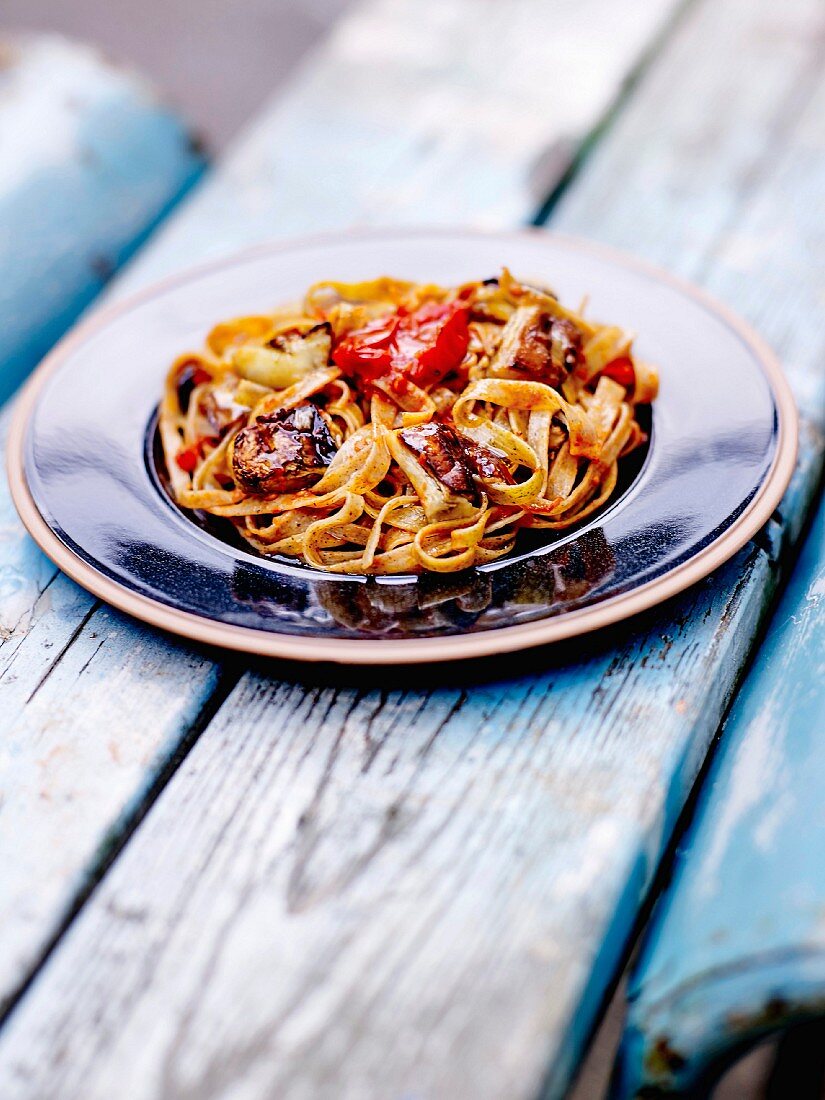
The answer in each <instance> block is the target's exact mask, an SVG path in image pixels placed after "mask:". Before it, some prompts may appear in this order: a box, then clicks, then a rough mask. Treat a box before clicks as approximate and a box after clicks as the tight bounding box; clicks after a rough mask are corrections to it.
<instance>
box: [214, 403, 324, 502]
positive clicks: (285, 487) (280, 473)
mask: <svg viewBox="0 0 825 1100" xmlns="http://www.w3.org/2000/svg"><path fill="white" fill-rule="evenodd" d="M335 453H336V446H335V443H334V441H333V438H332V436H331V435H330V431H329V428H328V427H327V425H326V423H325V421H324V419H323V417H322V416H321V414H320V413H319V412H318V409H317V408H316V407H315V406H314V405H311V404H309V403H307V404H304V405H298V406H297V408H294V409H279V410H278V411H277V412H274V413H269V414H267V415H266V416H259V417H258V418H257V420H256V421H255V422H254V424H250V425H249V426H248V427H246V428H243V429H242V430H241V431H240V432H238V434H237V436H236V437H235V447H234V452H233V455H232V469H233V472H234V474H235V479H236V480H237V482H238V484H239V485H241V486H242V487H243V488H244V489H246V490H247V491H248V492H250V493H257V494H261V495H263V494H267V493H290V492H294V491H295V490H296V489H304V488H306V487H307V486H308V485H311V484H312V483H313V482H314V481H316V480H317V479H318V478H319V477H320V476H321V475H322V474H323V472H324V470H325V469H326V467H327V466H329V464H330V462H332V460H333V458H334V457H335Z"/></svg>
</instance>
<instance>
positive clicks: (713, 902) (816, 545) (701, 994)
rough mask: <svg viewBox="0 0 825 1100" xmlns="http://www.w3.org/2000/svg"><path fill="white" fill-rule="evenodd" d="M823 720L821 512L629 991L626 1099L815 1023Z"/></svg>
mask: <svg viewBox="0 0 825 1100" xmlns="http://www.w3.org/2000/svg"><path fill="white" fill-rule="evenodd" d="M824 714H825V503H823V504H821V505H820V508H819V514H818V517H817V520H816V522H815V524H814V526H813V528H812V530H811V533H810V535H809V536H808V538H807V540H806V543H805V547H804V549H803V552H802V556H801V558H800V561H799V563H798V565H797V566H796V568H795V570H794V573H793V577H792V578H791V582H790V584H789V586H788V589H787V591H786V592H785V594H784V596H783V599H782V602H781V604H780V606H779V610H778V611H777V614H776V617H775V618H774V620H773V622H772V624H771V628H770V631H769V632H768V635H767V637H766V639H765V643H764V646H763V648H762V650H761V653H760V662H759V665H758V667H757V668H756V669H755V670H754V671H753V672H752V673H751V675H750V677H749V678H748V681H747V683H746V685H745V687H744V688H743V690H742V692H741V693H740V695H739V697H738V698H737V701H736V705H735V707H734V709H733V711H732V713H731V717H730V719H729V721H728V722H727V723H726V727H725V734H724V738H723V741H722V746H721V749H720V751H719V754H718V756H717V757H716V759H715V760H714V761H713V766H712V768H711V772H710V775H709V777H708V782H707V783H706V785H705V787H704V788H703V792H702V794H701V795H700V800H699V804H698V806H697V810H696V815H695V818H694V820H693V823H692V825H691V828H690V830H689V831H688V833H687V834H686V836H685V838H684V841H683V843H682V844H681V845H680V850H679V854H678V856H677V860H676V869H675V873H674V877H673V880H672V882H671V884H670V886H669V888H668V890H667V893H666V894H665V896H664V897H663V898H662V900H661V902H660V904H659V906H658V907H657V910H656V911H655V913H654V918H653V922H652V925H651V928H650V931H649V936H648V938H647V941H646V944H645V949H644V951H643V953H642V955H641V957H640V959H639V963H638V965H637V967H636V969H635V973H634V975H633V978H632V980H631V983H630V990H629V993H630V997H631V1008H630V1014H629V1019H628V1022H627V1028H626V1032H625V1037H624V1041H623V1059H622V1073H621V1081H622V1089H621V1094H622V1095H628V1096H635V1095H636V1093H637V1091H638V1090H639V1089H641V1088H644V1087H647V1088H648V1089H649V1090H650V1089H653V1088H656V1089H659V1090H661V1093H662V1095H670V1094H677V1093H678V1094H679V1095H682V1094H683V1091H682V1090H685V1089H688V1088H691V1087H693V1088H695V1087H696V1086H697V1085H698V1084H699V1083H700V1082H707V1081H712V1080H714V1079H715V1078H716V1076H717V1075H718V1074H719V1073H720V1072H721V1070H722V1069H723V1068H724V1063H725V1060H726V1059H727V1058H728V1057H730V1055H731V1053H732V1052H734V1051H737V1050H739V1049H741V1048H742V1047H747V1046H748V1045H752V1044H754V1043H755V1042H757V1041H758V1040H760V1039H761V1038H763V1037H764V1036H765V1035H766V1034H767V1033H769V1032H771V1031H775V1030H777V1029H780V1028H783V1027H787V1026H788V1025H789V1024H790V1023H793V1022H795V1021H799V1020H800V1019H804V1018H805V1017H806V1016H807V1017H821V1015H822V1013H823V1010H824V1009H825V994H824V993H823V990H825V926H823V920H822V914H823V912H824V911H825V896H824V892H825V881H824V880H823V874H822V869H823V862H825V860H823V854H824V853H825V815H824V814H823V812H822V791H823V787H825V749H823V744H822V734H823V730H825V718H823V715H824ZM821 1045H822V1036H821V1033H820V1034H819V1035H818V1046H819V1049H820V1050H821ZM819 1085H821V1081H819V1082H817V1083H816V1084H813V1083H812V1086H811V1090H812V1092H813V1089H814V1088H818V1087H819ZM800 1087H801V1086H800Z"/></svg>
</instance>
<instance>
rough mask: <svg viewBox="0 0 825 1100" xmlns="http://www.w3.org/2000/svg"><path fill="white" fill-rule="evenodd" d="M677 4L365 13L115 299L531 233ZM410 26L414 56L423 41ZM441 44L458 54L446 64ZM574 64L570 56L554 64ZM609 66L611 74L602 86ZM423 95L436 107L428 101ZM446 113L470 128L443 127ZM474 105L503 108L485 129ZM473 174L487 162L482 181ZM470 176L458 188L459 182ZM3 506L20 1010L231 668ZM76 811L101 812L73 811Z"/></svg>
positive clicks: (6, 769) (9, 977)
mask: <svg viewBox="0 0 825 1100" xmlns="http://www.w3.org/2000/svg"><path fill="white" fill-rule="evenodd" d="M672 8H673V3H672V0H632V2H631V3H629V4H627V5H625V11H624V14H623V16H622V19H621V20H619V21H618V23H619V24H620V25H617V20H616V16H615V15H614V14H613V5H610V4H606V3H599V2H597V0H586V2H585V3H581V2H579V3H572V2H571V0H559V2H558V3H554V4H550V5H544V4H536V3H535V2H534V0H513V2H511V3H509V4H508V5H506V12H507V15H506V18H505V17H504V15H503V12H504V10H505V6H504V5H499V4H497V3H493V2H492V0H489V2H488V0H485V2H484V3H482V4H478V5H477V4H474V3H470V0H450V3H443V2H435V0H432V2H431V3H428V4H415V5H413V4H412V3H410V2H407V0H380V2H375V0H372V2H370V3H367V4H364V5H362V6H360V7H359V8H357V9H356V10H355V11H354V12H353V14H352V17H351V18H350V19H348V20H347V21H346V22H345V23H344V24H343V25H342V26H341V27H340V29H339V30H338V32H337V33H335V34H334V35H333V37H332V38H331V40H330V42H329V43H328V44H327V45H325V46H323V47H322V48H321V50H320V53H319V55H318V57H317V59H316V61H315V62H314V63H313V65H312V66H310V67H309V68H308V69H307V70H306V71H305V72H304V73H303V75H302V76H301V77H300V78H299V79H298V80H297V81H296V83H295V84H294V85H293V87H292V90H291V91H290V92H289V93H288V94H287V96H286V97H285V98H283V99H281V98H279V99H278V100H277V101H276V102H275V103H274V104H273V105H272V106H271V107H270V108H268V109H267V111H266V112H265V114H264V115H263V116H262V120H261V121H260V122H259V123H257V124H255V125H254V126H253V127H252V128H251V130H250V131H249V133H248V135H247V136H246V137H245V138H244V139H242V140H241V141H240V143H239V144H238V146H237V148H236V150H235V152H234V153H233V154H232V155H231V156H230V158H229V160H228V161H227V163H226V164H225V165H224V166H223V167H222V168H221V169H220V170H219V171H218V172H216V173H215V175H214V176H213V177H211V178H210V180H209V181H208V182H207V183H206V185H205V186H204V187H203V188H202V189H201V190H200V191H199V192H198V193H197V194H196V195H195V196H194V197H193V199H192V200H191V201H189V202H188V203H187V205H186V208H185V209H184V211H183V212H182V213H181V214H180V215H176V217H175V219H174V222H173V223H172V224H171V227H170V228H169V230H168V231H167V230H164V231H163V232H162V233H161V234H160V237H159V239H158V241H157V243H155V242H154V241H153V244H152V246H151V248H149V249H148V250H147V252H146V253H145V255H143V256H141V258H140V259H139V261H138V263H137V264H136V265H135V266H134V267H133V268H132V270H131V271H130V272H129V273H128V275H127V276H126V278H125V279H120V280H118V283H117V288H116V292H117V293H119V294H123V293H126V291H127V290H129V289H133V288H134V287H135V286H136V285H138V284H141V283H145V282H146V281H148V280H149V279H151V278H154V277H156V276H157V275H160V274H165V273H168V271H170V270H171V269H173V268H180V267H186V266H188V265H190V264H193V263H195V262H197V261H199V260H201V259H202V258H204V256H205V255H207V254H211V253H213V252H214V251H216V250H227V249H232V248H236V247H239V246H241V245H243V244H245V243H247V242H249V241H253V240H256V241H257V240H260V239H263V238H267V237H273V236H276V235H286V234H290V233H295V232H298V231H302V230H304V229H306V228H312V229H318V228H321V227H324V226H332V225H340V224H343V223H344V222H354V221H359V220H371V221H376V220H380V219H381V218H384V219H387V218H392V217H403V218H405V219H407V220H415V219H420V218H422V217H423V218H425V219H429V218H431V217H435V216H438V217H442V218H446V217H449V216H451V212H454V211H455V210H457V209H458V208H459V207H460V212H461V217H462V218H465V217H473V218H475V219H477V220H487V221H491V220H492V221H495V220H496V219H498V220H502V221H503V220H504V219H505V218H509V217H510V216H511V215H513V216H516V215H517V216H518V217H522V218H526V217H528V216H529V215H530V214H532V213H533V208H534V205H535V201H536V200H537V199H538V198H540V197H543V193H544V188H546V187H549V186H551V185H552V184H553V183H555V181H556V180H557V179H558V173H559V172H560V171H561V170H562V169H563V168H564V167H565V166H566V165H567V163H568V160H567V155H568V153H569V148H568V146H569V143H570V142H571V141H572V143H573V145H574V146H575V145H576V144H577V143H578V142H580V141H581V139H582V138H583V136H584V134H585V131H586V130H587V129H589V128H590V127H592V126H593V125H595V124H596V123H597V122H598V119H599V115H600V113H601V112H603V111H604V110H605V109H606V108H607V106H608V105H609V103H610V101H611V99H612V98H613V97H614V96H615V95H616V94H617V89H618V85H619V83H620V82H621V80H622V79H623V78H624V76H625V74H626V73H627V72H628V71H629V70H630V69H631V68H632V67H633V65H634V63H635V62H636V61H637V60H638V55H639V54H640V52H641V51H642V50H643V48H644V44H645V42H646V41H648V40H649V38H650V37H651V35H652V34H653V33H654V32H655V31H656V30H657V28H658V27H659V26H660V25H661V23H662V22H663V20H664V18H665V16H666V14H667V13H668V12H669V11H670V10H672ZM410 25H412V26H414V27H415V28H416V37H415V39H414V40H413V39H412V38H410V37H409V36H408V35H407V33H406V30H407V29H408V28H409V26H410ZM425 32H426V33H427V34H429V35H430V37H431V41H432V42H433V43H435V44H436V45H437V49H435V48H434V49H431V48H428V47H427V45H426V41H425V37H424V35H425ZM370 43H373V45H370ZM376 43H377V44H378V45H375V44H376ZM537 43H543V44H544V47H545V49H546V56H545V53H543V52H542V50H540V49H539V48H538V46H537ZM371 50H372V51H378V56H376V55H374V54H373V53H370V52H369V51H371ZM556 53H559V54H560V55H561V56H560V57H559V58H557V59H556V60H555V61H554V63H553V64H552V65H549V64H548V59H550V60H553V58H554V57H555V55H556ZM585 55H586V56H585ZM588 58H590V59H593V60H598V64H597V65H595V66H594V69H593V71H592V72H590V70H589V69H587V60H588ZM571 59H575V62H576V65H575V66H574V69H575V72H576V74H577V75H576V88H578V91H577V92H576V93H575V97H577V104H578V102H579V98H580V106H577V107H576V109H575V110H574V109H573V106H572V103H571V96H572V95H573V85H572V84H571V80H572V79H573V78H572V77H571V70H570V67H569V66H570V63H571ZM585 73H586V75H587V79H586V80H584V75H585ZM379 81H380V82H383V83H379ZM585 85H586V88H585V87H584V86H585ZM379 87H381V89H382V91H381V94H380V95H379V94H378V88H379ZM424 87H426V90H427V97H428V102H429V103H430V107H429V108H428V110H427V111H423V110H422V107H421V102H420V95H419V93H420V91H421V89H422V88H424ZM531 88H532V89H533V90H532V92H531ZM342 89H343V92H342ZM413 93H414V94H413ZM439 100H441V101H442V102H443V103H444V104H445V105H451V106H450V110H454V113H453V114H449V113H447V110H446V108H445V109H444V110H436V109H435V108H434V107H433V104H434V103H437V102H438V101H439ZM473 104H476V106H481V105H483V106H484V113H485V117H484V119H483V134H480V132H479V118H480V115H479V113H478V111H477V110H475V109H471V108H472V105H473ZM491 104H492V106H491ZM561 104H567V107H566V108H565V109H564V110H562V109H561V107H560V105H561ZM493 107H495V109H493ZM459 108H460V109H459ZM319 130H320V131H321V132H320V134H319ZM399 135H407V136H406V137H404V138H399ZM410 135H411V136H410ZM399 141H401V142H402V144H403V148H399V147H398V143H399ZM560 142H561V143H563V144H564V145H565V148H566V149H567V152H566V153H565V156H564V157H561V158H560V159H558V160H556V161H554V162H553V163H549V162H548V164H547V165H545V168H544V169H543V171H542V182H541V186H538V185H537V184H536V179H535V177H534V175H533V174H532V173H533V167H534V163H535V161H536V159H537V158H538V157H540V155H541V154H542V152H543V151H544V150H545V148H546V147H553V146H555V145H556V144H557V143H560ZM368 157H369V159H368ZM471 157H473V158H475V163H476V164H477V171H476V172H475V173H470V174H471V175H472V180H470V178H469V175H468V173H469V167H470V159H471ZM464 158H466V163H465V159H464ZM450 165H452V166H453V168H454V169H455V171H453V170H452V169H451V170H450V171H449V172H447V174H446V175H445V170H446V168H447V167H448V166H450ZM458 169H460V171H459V170H458ZM416 173H417V180H418V182H417V183H416V184H415V186H414V187H413V186H411V185H412V180H413V175H415V174H416ZM531 180H532V183H531ZM470 182H472V187H471V188H470V189H469V190H467V188H468V186H469V183H470ZM390 197H391V198H393V202H392V203H391V204H390V206H387V205H386V202H387V199H388V198H390ZM439 203H440V204H441V207H440V208H439V205H438V204H439ZM0 511H2V519H3V528H2V532H0V563H2V565H3V567H4V576H5V578H6V581H7V584H8V586H9V588H10V589H11V590H12V591H11V593H10V602H9V606H10V607H11V609H12V612H11V613H10V617H9V619H8V620H6V622H7V625H6V629H7V631H8V633H9V637H8V638H7V639H6V644H5V646H3V647H2V648H0V662H2V661H5V662H6V663H5V664H4V665H3V664H0V677H2V669H3V668H5V669H6V678H5V680H3V679H2V678H0V684H2V686H3V689H4V692H5V693H6V694H5V696H4V697H5V698H9V699H10V702H9V703H8V704H7V707H8V710H4V712H3V714H2V715H0V730H2V731H3V737H4V741H3V742H2V744H3V752H2V754H0V786H1V788H2V791H3V792H5V793H6V795H7V800H6V805H5V807H4V808H3V809H2V810H0V863H2V862H3V861H5V862H6V863H7V864H8V865H12V864H15V865H16V864H17V863H18V862H19V859H18V857H19V837H20V836H21V835H27V834H31V835H37V836H38V837H40V838H41V842H40V843H38V845H37V848H36V849H34V850H33V851H32V854H31V858H30V859H28V860H27V861H26V863H25V866H23V865H22V863H21V864H20V866H19V873H18V874H16V875H15V876H12V875H10V876H9V878H8V880H7V884H6V885H7V890H6V892H5V894H2V893H0V927H2V929H3V933H2V935H1V936H0V945H2V947H3V950H2V951H0V1002H2V1001H3V999H5V998H8V997H9V996H13V994H14V992H15V990H16V989H17V988H18V987H19V985H20V983H21V982H23V981H24V980H25V979H26V976H27V974H28V973H29V972H30V971H31V968H32V967H33V966H35V965H36V963H37V960H38V959H39V957H40V955H41V953H42V950H43V947H44V945H45V944H47V943H48V942H49V940H50V939H51V938H52V936H53V935H54V934H55V932H56V931H57V929H58V928H59V925H60V922H61V921H62V919H63V917H64V915H65V913H66V912H67V911H68V910H69V909H70V908H71V905H72V903H73V899H75V897H76V896H77V891H78V889H81V890H82V888H83V883H84V882H85V881H86V878H87V876H88V875H89V873H90V868H91V869H93V868H94V866H95V863H96V861H97V860H98V858H99V855H100V851H101V845H102V844H103V842H104V838H106V837H107V836H108V835H109V834H110V833H111V831H112V830H117V829H118V828H119V827H120V825H119V823H120V822H122V819H123V814H124V813H125V812H126V811H127V809H128V808H129V807H130V806H134V805H136V804H138V803H139V802H140V799H141V797H142V792H144V790H145V788H146V786H147V784H148V783H151V781H152V776H153V775H155V774H156V773H157V772H158V770H159V769H161V768H162V766H163V762H164V761H165V760H166V759H167V758H168V757H169V756H170V754H172V753H173V752H174V751H175V747H176V746H177V745H178V744H179V742H180V741H181V739H182V738H183V737H185V735H186V731H187V729H188V727H189V725H190V723H191V721H192V716H193V714H194V713H196V712H197V710H198V708H199V707H202V706H204V705H205V704H206V701H207V700H208V698H209V695H210V693H211V692H212V691H213V689H214V685H215V683H216V675H217V673H216V668H215V666H214V664H213V662H212V660H211V659H210V657H208V656H206V655H204V654H202V653H200V652H196V651H194V650H193V649H191V648H188V647H186V646H185V645H183V644H182V643H180V644H178V643H174V644H173V643H167V641H166V640H165V639H163V638H162V637H160V636H159V635H157V634H155V633H153V632H150V631H146V630H144V629H143V628H142V627H139V626H136V625H134V624H132V623H131V622H128V621H127V620H125V619H123V618H120V617H117V616H115V615H114V613H110V612H108V611H104V610H94V609H93V604H92V602H91V600H90V599H89V597H87V596H86V595H85V594H84V593H82V592H80V591H79V590H78V589H77V588H76V587H75V586H74V585H72V584H71V583H70V582H69V581H67V580H66V579H65V578H63V577H62V576H57V577H56V579H55V572H54V570H52V569H51V567H50V566H49V565H48V564H47V563H46V562H45V559H43V557H42V556H41V555H39V554H38V553H37V551H35V550H34V549H33V547H32V545H31V543H30V541H29V540H28V538H26V537H25V536H24V535H23V532H22V529H21V527H20V525H19V523H18V522H17V520H16V518H15V517H14V513H13V510H12V508H11V505H10V502H9V500H8V497H7V495H5V490H0ZM47 585H48V587H46V586H47ZM44 589H45V591H43V590H44ZM89 614H91V617H90V618H89V619H88V621H86V616H87V615H89ZM101 622H102V625H100V626H99V625H98V624H99V623H101ZM111 623H115V624H116V626H115V627H114V628H112V627H111ZM112 629H114V637H110V631H111V630H112ZM93 634H96V635H97V638H92V635H93ZM98 638H105V639H106V641H105V644H104V645H103V647H102V649H101V650H100V652H99V653H98V654H97V655H96V657H95V659H94V662H93V665H92V666H89V669H93V670H94V672H95V675H91V674H90V671H89V669H87V670H86V671H85V672H83V674H82V675H80V672H81V669H82V668H83V665H84V662H83V660H82V659H81V660H77V661H75V660H74V654H73V650H74V648H75V647H77V649H78V653H80V651H81V649H83V650H84V652H85V649H86V647H87V646H88V645H89V644H90V643H96V641H97V640H98ZM67 647H68V648H67ZM64 650H65V652H64ZM4 651H5V656H4ZM58 661H59V663H60V665H61V666H62V669H58ZM53 670H55V671H53ZM58 671H59V673H60V674H59V675H58ZM75 674H77V678H76V679H73V677H74V676H75ZM46 677H48V682H47V688H48V691H46V692H45V693H43V692H37V693H36V695H35V698H34V700H33V704H32V705H31V706H30V705H29V704H28V703H27V700H28V699H29V696H30V695H31V694H32V692H34V691H35V689H36V688H37V685H38V684H39V683H40V682H41V680H43V679H44V678H46ZM114 684H116V685H117V687H116V691H115V692H114V693H113V692H112V688H111V686H110V685H114ZM147 685H148V687H147ZM55 692H58V694H54V693H55ZM147 693H148V694H147ZM61 696H63V697H65V698H66V699H68V700H71V702H70V705H69V704H67V705H66V706H64V707H62V709H61V714H62V715H63V716H64V717H65V721H64V722H62V723H61V724H57V723H56V722H54V721H53V720H52V719H51V718H50V714H51V710H50V706H51V704H52V702H54V703H56V702H57V700H58V699H59V698H60V697H61ZM43 700H48V701H49V705H47V704H46V703H44V702H43ZM10 729H13V730H14V734H13V735H12V734H11V733H9V732H8V731H9V730H10ZM110 744H116V745H117V746H119V748H120V750H121V760H120V762H119V761H118V760H116V759H114V757H112V758H110V757H109V756H108V749H107V746H109V745H110ZM55 750H59V751H60V752H61V753H62V754H63V759H64V760H66V761H70V762H71V763H70V764H66V766H63V767H59V768H56V767H55V768H50V769H49V787H48V793H49V796H50V797H49V799H44V798H43V797H41V795H42V790H43V787H42V784H41V782H40V778H41V774H40V771H39V770H38V769H39V766H40V765H39V761H40V760H41V758H43V757H44V754H47V753H49V752H52V751H55ZM90 771H91V772H92V773H93V777H92V778H91V779H90V775H89V772H90ZM11 792H13V804H14V808H13V810H10V809H9V808H8V806H9V802H10V801H12V799H11V797H10V796H11ZM67 805H74V806H82V809H80V810H78V811H77V812H75V813H69V814H67V813H65V812H64V807H65V806H67ZM23 894H25V904H22V903H21V896H22V895H23Z"/></svg>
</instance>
